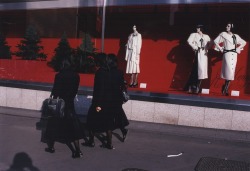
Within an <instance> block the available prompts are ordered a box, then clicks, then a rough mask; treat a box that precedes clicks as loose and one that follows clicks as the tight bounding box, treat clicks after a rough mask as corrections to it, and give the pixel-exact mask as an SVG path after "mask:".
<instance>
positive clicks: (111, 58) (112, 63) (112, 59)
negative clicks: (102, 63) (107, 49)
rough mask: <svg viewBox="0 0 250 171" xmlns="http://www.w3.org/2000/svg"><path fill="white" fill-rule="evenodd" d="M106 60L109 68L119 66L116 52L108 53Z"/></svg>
mask: <svg viewBox="0 0 250 171" xmlns="http://www.w3.org/2000/svg"><path fill="white" fill-rule="evenodd" d="M106 62H107V66H108V67H109V69H112V68H117V57H116V55H115V54H113V53H111V54H108V55H107V57H106Z"/></svg>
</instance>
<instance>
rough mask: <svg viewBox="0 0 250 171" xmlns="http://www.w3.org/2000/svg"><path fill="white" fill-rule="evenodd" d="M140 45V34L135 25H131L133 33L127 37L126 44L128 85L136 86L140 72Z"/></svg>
mask: <svg viewBox="0 0 250 171" xmlns="http://www.w3.org/2000/svg"><path fill="white" fill-rule="evenodd" d="M141 46H142V36H141V34H140V33H139V32H138V31H137V29H136V26H135V25H134V26H133V33H131V34H130V35H129V37H128V42H127V44H126V56H125V60H126V61H127V66H126V73H127V74H131V78H130V84H129V87H137V86H138V74H139V73H140V53H141Z"/></svg>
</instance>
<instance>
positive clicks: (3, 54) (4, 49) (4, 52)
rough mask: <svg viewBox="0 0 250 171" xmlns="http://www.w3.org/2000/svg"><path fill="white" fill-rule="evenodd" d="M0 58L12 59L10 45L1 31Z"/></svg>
mask: <svg viewBox="0 0 250 171" xmlns="http://www.w3.org/2000/svg"><path fill="white" fill-rule="evenodd" d="M0 59H11V51H10V46H8V44H7V41H6V38H5V36H4V35H3V34H2V33H0Z"/></svg>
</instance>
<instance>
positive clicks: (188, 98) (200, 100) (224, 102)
mask: <svg viewBox="0 0 250 171" xmlns="http://www.w3.org/2000/svg"><path fill="white" fill-rule="evenodd" d="M0 86H2V87H13V88H23V89H32V90H42V91H51V89H52V84H50V83H39V82H27V81H15V80H0ZM92 93H93V87H91V86H81V87H80V88H79V92H78V94H80V95H86V96H92ZM128 93H129V95H130V98H131V100H138V101H148V102H159V103H169V104H179V105H187V106H197V107H208V108H218V109H228V110H239V111H250V102H249V100H245V99H239V98H238V97H232V96H222V95H219V94H212V95H204V94H198V95H197V94H188V93H187V92H185V91H171V92H169V93H157V92H145V91H141V89H139V88H129V89H128Z"/></svg>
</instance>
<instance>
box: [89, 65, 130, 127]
mask: <svg viewBox="0 0 250 171" xmlns="http://www.w3.org/2000/svg"><path fill="white" fill-rule="evenodd" d="M123 86H124V78H123V73H122V71H120V70H118V69H116V68H114V69H111V70H107V69H104V68H100V69H99V70H98V71H97V72H96V74H95V80H94V92H93V99H92V105H91V107H90V109H89V113H88V117H87V126H88V128H89V129H91V130H92V131H95V132H104V131H107V130H114V129H116V128H122V127H125V126H127V125H128V124H129V123H128V120H127V117H126V115H125V113H124V110H123V108H122V104H123V100H122V93H121V88H123ZM98 106H99V107H101V109H102V110H101V111H100V112H97V111H96V107H98Z"/></svg>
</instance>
